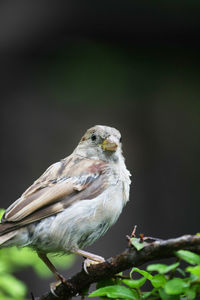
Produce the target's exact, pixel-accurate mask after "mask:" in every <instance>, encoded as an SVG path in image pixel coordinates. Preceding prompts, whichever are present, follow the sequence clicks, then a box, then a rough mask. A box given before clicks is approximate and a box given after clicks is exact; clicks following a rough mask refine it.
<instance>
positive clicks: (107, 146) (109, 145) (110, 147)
mask: <svg viewBox="0 0 200 300" xmlns="http://www.w3.org/2000/svg"><path fill="white" fill-rule="evenodd" d="M101 147H102V149H103V150H107V151H116V150H117V147H118V145H117V144H116V143H115V142H114V141H113V140H112V139H111V138H106V139H105V140H104V141H103V143H102V144H101Z"/></svg>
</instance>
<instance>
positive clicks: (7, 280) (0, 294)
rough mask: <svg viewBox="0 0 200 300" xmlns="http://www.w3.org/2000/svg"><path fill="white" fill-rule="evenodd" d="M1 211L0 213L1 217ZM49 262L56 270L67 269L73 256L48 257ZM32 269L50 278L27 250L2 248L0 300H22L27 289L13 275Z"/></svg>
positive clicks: (49, 274)
mask: <svg viewBox="0 0 200 300" xmlns="http://www.w3.org/2000/svg"><path fill="white" fill-rule="evenodd" d="M2 213H3V210H1V211H0V215H2ZM49 258H50V260H51V261H52V262H53V264H54V265H55V266H56V267H57V268H63V269H65V268H68V267H70V266H71V265H72V263H73V262H74V256H73V255H68V256H67V255H64V256H50V255H49ZM26 267H32V268H33V270H34V271H35V272H36V274H37V275H38V276H40V277H42V278H47V277H50V276H52V273H51V272H50V271H49V269H48V268H47V267H46V265H45V264H44V263H43V262H42V261H41V259H39V258H38V256H37V254H36V253H35V252H34V251H32V250H31V249H29V248H27V247H26V248H16V247H11V248H3V249H0V299H4V300H24V299H26V294H27V287H26V285H25V284H24V283H23V282H22V281H20V280H18V279H17V278H16V277H15V276H14V275H13V273H14V272H17V271H20V270H21V269H23V268H26Z"/></svg>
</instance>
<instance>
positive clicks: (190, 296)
mask: <svg viewBox="0 0 200 300" xmlns="http://www.w3.org/2000/svg"><path fill="white" fill-rule="evenodd" d="M185 294H186V297H187V299H188V300H193V299H196V291H195V290H194V289H191V288H189V289H187V290H186V293H185Z"/></svg>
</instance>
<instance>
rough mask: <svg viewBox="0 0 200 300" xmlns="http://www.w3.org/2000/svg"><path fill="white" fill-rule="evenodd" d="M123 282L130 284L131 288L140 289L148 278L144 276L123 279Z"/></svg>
mask: <svg viewBox="0 0 200 300" xmlns="http://www.w3.org/2000/svg"><path fill="white" fill-rule="evenodd" d="M122 282H123V283H125V284H126V285H128V286H129V287H130V288H134V289H139V288H140V287H141V286H142V285H143V284H145V282H146V278H145V277H142V278H140V279H135V280H133V279H123V280H122Z"/></svg>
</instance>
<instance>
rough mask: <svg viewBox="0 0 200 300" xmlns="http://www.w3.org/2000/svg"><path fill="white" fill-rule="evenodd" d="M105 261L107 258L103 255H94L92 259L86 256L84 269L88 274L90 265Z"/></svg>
mask: <svg viewBox="0 0 200 300" xmlns="http://www.w3.org/2000/svg"><path fill="white" fill-rule="evenodd" d="M103 262H105V259H104V258H103V257H102V256H98V255H94V256H93V257H92V259H91V258H86V259H85V260H84V265H83V269H84V271H85V273H87V274H88V270H87V268H88V267H90V266H91V265H96V264H100V263H103Z"/></svg>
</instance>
